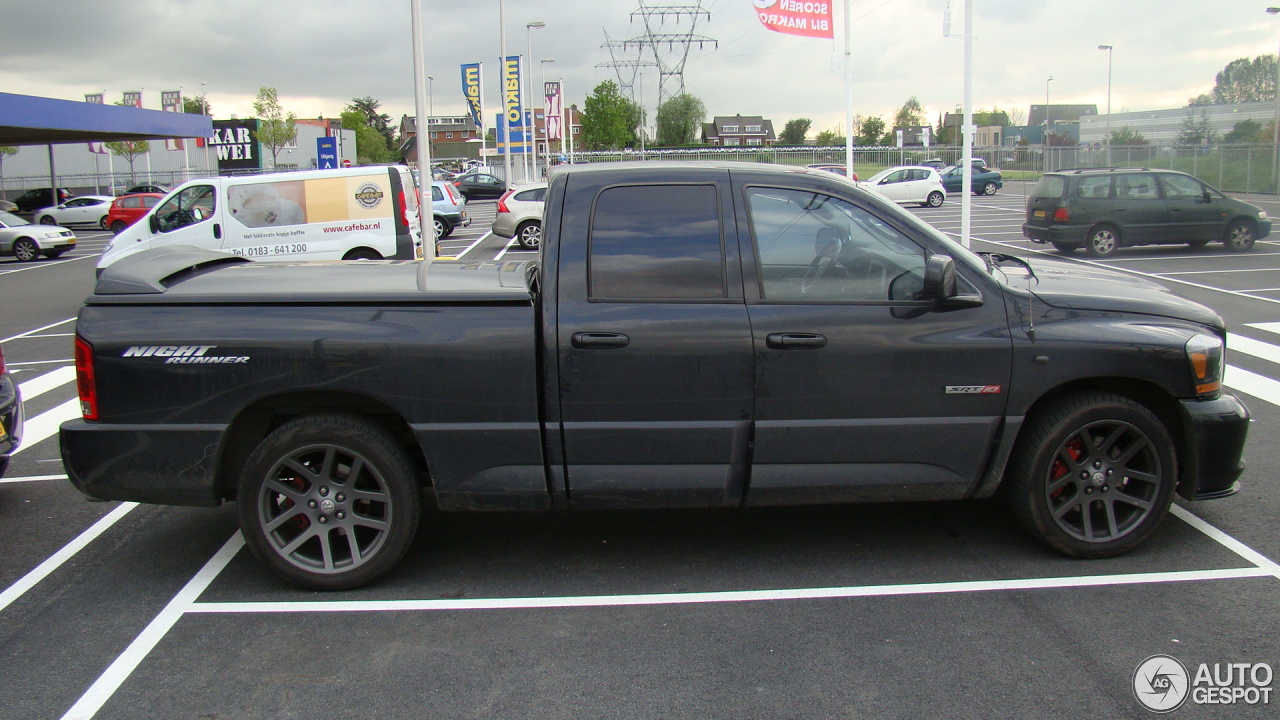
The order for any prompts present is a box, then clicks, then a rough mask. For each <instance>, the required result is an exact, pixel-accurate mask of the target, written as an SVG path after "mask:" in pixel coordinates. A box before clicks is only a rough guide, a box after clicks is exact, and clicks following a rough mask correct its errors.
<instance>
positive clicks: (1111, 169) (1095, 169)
mask: <svg viewBox="0 0 1280 720" xmlns="http://www.w3.org/2000/svg"><path fill="white" fill-rule="evenodd" d="M1104 170H1105V171H1107V172H1116V171H1117V170H1137V171H1150V170H1151V168H1134V167H1087V168H1074V169H1072V170H1059V171H1058V172H1071V173H1074V174H1076V175H1079V174H1080V173H1082V172H1085V171H1088V172H1102V171H1104Z"/></svg>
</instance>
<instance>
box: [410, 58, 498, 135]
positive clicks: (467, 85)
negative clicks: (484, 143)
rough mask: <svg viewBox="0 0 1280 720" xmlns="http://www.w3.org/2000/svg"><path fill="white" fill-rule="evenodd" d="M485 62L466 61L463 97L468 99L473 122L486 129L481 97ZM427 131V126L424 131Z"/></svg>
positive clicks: (463, 72) (463, 74) (481, 128)
mask: <svg viewBox="0 0 1280 720" xmlns="http://www.w3.org/2000/svg"><path fill="white" fill-rule="evenodd" d="M483 66H484V63H465V64H463V66H462V97H464V98H465V99H466V101H467V108H468V109H469V110H470V111H471V122H472V123H474V124H475V126H476V127H478V128H480V130H481V132H483V131H484V107H483V103H482V101H481V98H482V97H483V94H484V88H483V84H482V75H481V70H482V69H483ZM425 131H426V128H425V126H424V127H423V132H425Z"/></svg>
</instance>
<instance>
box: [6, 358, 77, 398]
mask: <svg viewBox="0 0 1280 720" xmlns="http://www.w3.org/2000/svg"><path fill="white" fill-rule="evenodd" d="M75 380H76V369H75V368H73V367H70V366H65V367H60V368H58V369H57V370H53V371H51V372H47V373H45V374H43V375H40V376H38V377H33V378H31V379H30V380H28V381H26V382H24V383H22V384H20V385H18V391H19V392H21V393H22V399H23V400H31V399H32V398H35V397H38V396H40V395H43V394H44V393H47V392H49V391H50V390H52V389H54V388H57V387H62V386H63V385H66V384H67V383H70V382H75Z"/></svg>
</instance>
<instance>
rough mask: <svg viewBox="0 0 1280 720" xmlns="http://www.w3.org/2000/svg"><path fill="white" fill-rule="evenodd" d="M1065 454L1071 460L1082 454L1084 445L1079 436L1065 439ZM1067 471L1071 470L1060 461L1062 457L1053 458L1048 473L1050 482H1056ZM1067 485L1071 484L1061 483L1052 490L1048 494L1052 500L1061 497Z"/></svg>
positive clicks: (1077, 458) (1078, 457)
mask: <svg viewBox="0 0 1280 720" xmlns="http://www.w3.org/2000/svg"><path fill="white" fill-rule="evenodd" d="M1067 454H1068V455H1070V456H1071V459H1072V460H1079V459H1080V456H1081V455H1084V445H1083V444H1082V443H1081V442H1080V438H1072V439H1070V440H1068V441H1067ZM1068 472H1071V470H1070V469H1069V468H1068V467H1067V464H1066V463H1065V462H1063V461H1062V458H1054V459H1053V469H1052V470H1051V471H1050V473H1049V475H1050V482H1057V481H1058V480H1059V479H1061V478H1062V477H1063V476H1064V475H1066V474H1067V473H1068ZM1069 487H1071V486H1070V485H1063V486H1062V487H1060V488H1058V489H1057V490H1055V491H1053V494H1052V495H1050V497H1051V498H1053V499H1054V500H1057V499H1059V498H1061V497H1062V496H1063V495H1064V494H1066V492H1067V489H1068V488H1069Z"/></svg>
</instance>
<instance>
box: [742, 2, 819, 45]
mask: <svg viewBox="0 0 1280 720" xmlns="http://www.w3.org/2000/svg"><path fill="white" fill-rule="evenodd" d="M751 3H752V4H753V5H755V7H756V17H758V18H760V24H762V25H764V26H765V27H767V28H769V29H770V30H773V31H774V32H780V33H786V34H788V35H803V36H805V37H818V38H833V37H835V31H834V29H833V25H832V22H831V20H832V17H831V3H830V1H829V0H826V1H823V0H818V1H817V2H815V1H813V0H751Z"/></svg>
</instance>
